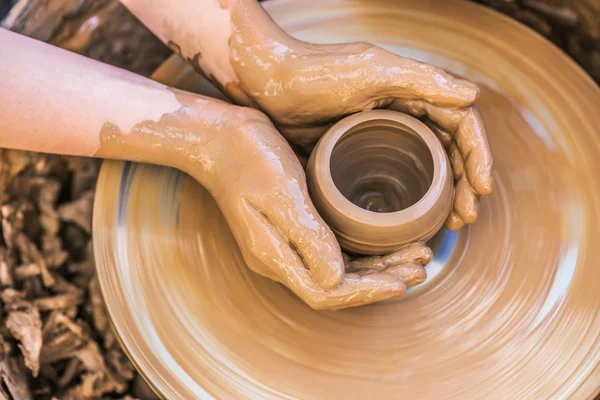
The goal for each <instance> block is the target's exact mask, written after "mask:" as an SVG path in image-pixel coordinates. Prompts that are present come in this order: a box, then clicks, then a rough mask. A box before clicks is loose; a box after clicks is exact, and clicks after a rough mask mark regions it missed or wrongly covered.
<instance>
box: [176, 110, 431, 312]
mask: <svg viewBox="0 0 600 400" xmlns="http://www.w3.org/2000/svg"><path fill="white" fill-rule="evenodd" d="M231 108H232V109H235V110H236V111H235V112H233V113H229V112H228V113H225V114H223V115H221V116H219V117H218V118H217V120H218V121H220V122H219V124H220V125H219V126H218V128H217V132H218V135H219V139H218V140H215V141H213V140H208V141H206V142H205V141H204V140H203V142H205V143H204V145H203V146H202V147H198V148H197V150H196V149H194V148H193V146H192V148H191V149H190V148H188V149H187V150H186V152H187V157H188V159H189V160H191V161H190V162H186V163H185V164H184V165H185V166H184V169H185V170H186V171H187V172H188V173H189V174H191V175H192V176H197V177H198V179H199V180H200V181H201V182H202V183H203V184H204V185H205V186H206V187H207V188H208V189H209V190H210V191H211V192H212V194H213V196H214V197H215V200H216V201H217V203H218V204H219V208H220V209H221V210H222V212H223V215H224V216H225V218H226V220H227V221H228V223H229V225H230V227H231V230H232V232H233V234H234V237H235V239H236V241H237V243H238V245H239V247H240V249H241V252H242V255H243V257H244V260H245V261H246V263H247V264H248V266H249V267H250V268H251V269H252V270H254V271H255V272H257V273H259V274H261V275H263V276H266V277H268V278H271V279H273V280H276V281H279V282H281V283H283V284H284V285H286V286H287V287H288V288H290V289H291V290H292V291H293V292H294V293H296V294H297V295H298V296H299V297H300V298H301V299H302V300H304V301H305V302H306V303H307V304H309V305H310V306H311V307H313V308H315V309H339V308H345V307H351V306H358V305H362V304H367V303H373V302H376V301H380V300H385V299H388V298H392V297H398V296H401V295H402V294H403V293H404V292H405V290H406V288H407V287H408V286H411V285H414V284H417V283H420V282H422V281H423V280H424V279H425V276H426V275H425V271H424V269H423V266H424V265H425V264H427V263H428V262H429V260H430V259H431V251H430V250H429V248H427V247H426V246H424V245H422V244H415V245H414V246H412V247H408V248H406V249H403V250H400V251H398V252H396V253H394V254H392V255H389V256H387V257H384V258H377V257H370V258H365V259H359V260H355V261H352V262H350V263H349V266H348V268H349V269H350V270H351V271H352V273H351V274H346V273H345V272H344V267H345V264H346V260H345V259H344V258H343V256H342V253H341V250H340V246H339V244H338V242H337V240H336V238H335V236H334V235H333V233H332V232H331V230H330V229H329V227H328V226H327V225H326V224H325V222H324V221H323V220H322V219H321V217H320V216H319V215H318V213H317V212H316V210H315V208H314V206H313V204H312V202H311V201H310V198H309V195H308V189H307V185H306V178H305V175H304V170H303V169H302V167H301V165H300V163H299V161H298V160H297V158H296V157H295V156H294V153H293V152H292V149H291V148H290V146H289V144H288V143H287V142H286V141H285V139H284V138H283V137H282V136H281V135H280V134H279V133H278V132H277V130H276V129H275V127H274V126H273V124H272V122H271V121H270V120H269V119H268V118H267V117H266V116H265V115H264V114H262V113H260V112H258V111H256V110H252V109H247V108H241V107H233V106H231ZM187 114H188V115H189V114H190V112H189V111H188V112H187ZM209 159H211V161H210V162H211V165H212V166H211V170H210V173H208V174H206V172H205V170H204V167H203V166H202V165H203V164H202V163H204V164H206V162H208V160H209ZM201 171H202V172H201Z"/></svg>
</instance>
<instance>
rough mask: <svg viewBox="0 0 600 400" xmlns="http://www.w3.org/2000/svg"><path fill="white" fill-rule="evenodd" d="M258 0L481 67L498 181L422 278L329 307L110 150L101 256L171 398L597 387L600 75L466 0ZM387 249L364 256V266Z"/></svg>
mask: <svg viewBox="0 0 600 400" xmlns="http://www.w3.org/2000/svg"><path fill="white" fill-rule="evenodd" d="M265 7H266V8H267V9H268V10H269V11H270V12H271V14H272V15H273V17H274V18H275V20H276V21H277V22H279V23H280V24H282V26H283V27H284V28H285V29H286V30H288V31H289V32H290V33H291V34H293V35H294V36H296V37H297V38H298V39H302V40H306V41H310V42H321V43H322V42H348V41H356V40H364V41H367V42H373V43H378V44H382V45H385V46H386V48H388V49H390V50H392V51H394V52H398V53H400V54H403V55H405V56H411V57H415V58H418V59H420V60H423V61H427V62H430V63H433V64H435V65H439V66H441V67H444V68H447V69H448V70H449V71H452V72H454V73H456V74H459V75H461V76H465V77H467V78H469V79H473V80H474V81H476V82H477V83H478V84H479V85H480V87H481V94H480V98H479V99H478V101H477V105H478V107H479V108H480V110H481V115H482V117H483V118H484V119H485V121H486V125H487V130H488V136H489V140H490V145H491V148H492V149H493V150H494V158H495V165H496V168H495V171H494V179H495V186H494V192H493V193H492V194H491V195H490V196H484V197H482V199H481V208H480V210H479V218H478V221H477V223H475V224H473V225H471V226H469V227H467V228H465V229H462V230H461V231H460V232H458V233H452V234H449V233H442V234H441V236H439V237H436V238H434V240H432V242H431V245H432V248H433V250H434V254H435V255H436V258H435V259H434V260H433V261H432V262H431V263H430V264H429V265H428V267H427V269H428V274H429V275H430V278H429V280H428V281H427V282H425V283H424V284H422V285H420V286H418V287H416V288H415V290H414V292H412V293H408V294H407V295H405V296H404V297H402V298H400V299H397V300H393V301H388V302H380V303H377V304H374V305H372V306H367V307H358V308H351V309H346V310H341V311H338V312H335V313H333V312H327V311H325V312H323V311H320V312H319V311H314V310H312V309H310V308H309V307H307V306H306V304H305V303H304V302H303V301H301V300H299V299H298V298H297V297H296V296H294V295H293V294H292V293H290V292H289V291H288V290H287V289H286V288H285V287H284V286H283V285H280V284H277V283H275V282H273V281H271V280H269V279H265V278H263V277H261V276H259V275H258V274H254V273H253V272H252V271H250V270H249V268H248V267H247V265H246V264H245V263H244V262H243V259H242V253H241V252H240V251H239V250H238V249H237V248H236V247H235V245H234V244H233V236H232V234H231V232H229V231H228V228H227V225H226V224H225V223H224V221H225V220H224V217H223V216H222V215H221V214H220V213H219V211H218V207H217V205H216V203H215V202H214V201H213V200H212V198H211V196H210V194H209V193H208V192H207V191H206V190H203V189H202V188H201V187H200V186H199V185H198V184H196V183H195V182H194V181H193V180H192V179H190V178H186V177H185V176H184V175H181V174H179V173H177V172H175V171H173V170H165V169H162V168H157V167H149V166H140V165H130V164H128V166H125V165H123V164H122V163H116V162H109V163H106V164H105V165H104V167H103V169H102V173H101V178H100V182H99V186H98V190H97V198H96V201H97V204H96V210H95V212H94V224H93V227H94V240H95V243H94V245H95V246H94V248H95V254H96V262H97V264H98V268H97V270H98V274H99V280H100V283H101V287H102V291H103V294H104V298H105V300H106V304H107V308H108V310H109V312H110V316H111V318H112V322H113V324H114V326H115V328H116V332H117V333H118V335H119V337H120V339H121V340H122V342H123V344H124V345H125V347H126V349H127V350H128V351H129V353H130V355H131V357H132V359H133V361H134V362H135V363H136V365H137V366H138V367H139V368H140V369H141V371H142V372H143V374H144V376H145V377H146V378H147V379H148V380H149V381H150V382H151V383H152V385H153V386H154V387H155V388H156V389H157V390H158V391H159V392H160V393H162V395H163V396H164V397H165V398H168V399H189V398H198V397H201V398H211V397H213V398H261V399H276V398H277V399H280V398H302V399H320V398H344V399H346V398H347V399H355V398H374V397H376V398H380V399H396V398H398V396H399V394H401V396H402V397H410V398H419V399H440V398H457V399H478V398H484V399H492V400H493V399H502V400H504V399H548V398H572V399H591V398H594V396H595V395H596V393H597V392H598V389H599V388H598V382H600V367H599V363H598V362H599V361H600V324H598V315H599V313H600V296H598V282H600V269H599V268H598V267H597V260H598V259H599V258H600V250H599V249H598V246H597V243H598V226H600V214H599V213H598V210H599V209H600V196H598V192H599V191H600V184H599V183H598V181H597V179H596V176H595V175H594V173H593V172H594V171H598V170H600V144H599V142H598V137H599V135H598V126H600V121H599V120H598V113H597V105H598V104H600V91H599V90H598V88H597V87H596V86H594V84H593V82H592V81H591V79H589V78H588V77H586V76H585V75H584V73H583V72H582V71H581V70H580V69H578V67H577V66H576V65H575V64H574V63H573V62H572V61H570V60H568V59H567V57H566V56H565V55H564V54H563V53H562V52H560V51H558V50H556V49H555V48H553V47H552V46H550V45H549V44H548V43H547V42H545V41H544V40H543V39H541V38H540V37H539V36H537V35H535V34H533V33H532V32H531V31H529V30H527V29H526V28H523V27H521V26H519V25H517V24H516V23H515V22H513V21H510V20H509V19H507V18H504V17H502V16H501V15H499V14H496V13H492V12H487V11H485V10H484V9H483V8H480V7H477V6H475V5H471V4H468V3H466V2H462V1H449V0H428V1H421V0H407V1H402V2H390V1H386V0H370V1H368V2H365V1H358V0H349V1H334V0H305V1H301V2H295V1H279V2H266V3H265ZM357 21H358V22H357ZM183 66H185V64H184V63H183V62H182V61H181V60H179V59H176V60H175V61H173V60H172V61H171V62H169V64H168V65H166V66H165V67H164V68H162V69H161V70H162V71H163V72H167V73H168V74H167V75H163V76H162V77H161V81H163V82H170V83H173V84H176V85H181V86H185V87H194V88H196V87H200V86H202V84H200V83H199V82H198V81H197V80H196V79H195V78H193V76H194V75H195V73H194V72H193V71H191V68H190V69H189V70H185V69H182V67H183ZM167 77H181V80H179V81H178V80H176V79H175V78H173V79H172V80H170V81H169V80H168V79H166V78H167ZM467 161H468V160H467ZM439 242H441V245H440V244H439ZM227 245H229V248H227V247H226V246H227ZM440 246H441V247H440ZM224 249H226V250H224ZM414 258H418V257H413V259H414ZM384 261H387V260H386V259H385V258H381V259H379V260H378V261H377V260H375V259H371V260H369V262H370V264H369V265H370V267H369V271H372V270H373V269H374V268H375V267H376V266H377V265H380V264H383V262H384ZM349 266H353V269H354V270H358V269H360V264H357V263H356V262H355V263H350V265H349ZM383 268H385V266H383ZM407 279H408V278H407Z"/></svg>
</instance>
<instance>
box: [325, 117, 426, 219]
mask: <svg viewBox="0 0 600 400" xmlns="http://www.w3.org/2000/svg"><path fill="white" fill-rule="evenodd" d="M330 168H331V176H332V178H333V182H334V183H335V186H336V187H337V189H338V190H339V191H340V192H341V193H342V194H343V195H344V197H346V198H347V199H348V200H350V201H351V202H352V203H354V204H355V205H357V206H359V207H360V208H363V209H365V210H369V211H373V212H378V213H390V212H396V211H400V210H404V209H406V208H408V207H410V206H412V205H414V204H416V203H417V202H418V201H419V200H420V199H421V198H422V197H423V196H425V194H426V193H427V191H428V190H429V187H430V186H431V183H432V181H433V157H432V155H431V151H430V150H429V148H428V147H427V144H426V143H425V141H424V140H423V139H422V138H421V137H420V136H419V135H418V134H417V133H416V132H415V131H414V130H412V129H411V128H409V127H407V126H406V125H403V124H401V123H399V122H395V121H388V120H373V121H365V122H363V123H360V124H358V125H356V126H354V127H353V128H351V129H349V130H348V131H347V132H346V133H345V134H344V135H343V136H342V137H341V138H340V140H339V141H338V142H337V143H336V145H335V146H334V148H333V151H332V154H331V164H330Z"/></svg>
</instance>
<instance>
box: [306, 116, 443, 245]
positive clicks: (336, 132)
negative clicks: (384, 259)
mask: <svg viewBox="0 0 600 400" xmlns="http://www.w3.org/2000/svg"><path fill="white" fill-rule="evenodd" d="M306 174H307V180H308V187H309V191H310V195H311V198H312V200H313V202H314V203H315V207H316V208H317V210H318V211H319V214H320V215H321V216H322V217H323V219H324V220H325V222H327V224H328V225H329V227H330V228H331V229H332V231H333V232H334V234H335V235H336V237H337V238H338V241H339V242H340V245H341V246H342V248H343V249H344V250H346V251H349V252H352V253H357V254H373V255H378V254H385V253H389V252H391V251H394V250H396V249H398V248H400V247H403V246H406V245H408V244H410V243H413V242H415V241H427V240H429V239H431V237H432V236H433V235H434V234H435V233H437V231H438V230H439V229H440V228H441V227H442V225H443V224H444V221H445V220H446V218H447V217H448V214H449V213H450V210H451V208H452V204H453V198H454V196H453V195H454V187H453V184H452V171H451V169H450V163H449V162H448V157H447V156H446V152H445V151H444V148H443V147H442V144H441V143H440V141H439V140H438V138H437V137H436V136H435V135H434V134H433V132H431V130H429V129H428V128H427V126H426V125H424V124H423V123H422V122H420V121H419V120H417V119H414V118H412V117H410V116H409V115H406V114H402V113H398V112H395V111H389V110H376V111H366V112H362V113H357V114H353V115H351V116H349V117H346V118H344V119H343V120H341V121H339V122H337V123H336V124H335V125H333V127H331V128H330V129H329V131H327V133H325V134H324V135H323V137H322V138H321V140H320V141H319V143H318V144H317V146H316V147H315V149H314V150H313V152H312V154H311V156H310V160H309V162H308V168H307V170H306Z"/></svg>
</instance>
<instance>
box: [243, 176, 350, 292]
mask: <svg viewBox="0 0 600 400" xmlns="http://www.w3.org/2000/svg"><path fill="white" fill-rule="evenodd" d="M274 186H275V189H274V190H268V192H269V193H267V194H265V197H264V198H261V199H260V203H261V204H267V205H268V207H264V208H263V209H261V210H260V212H262V213H263V214H264V215H265V217H266V218H268V219H269V220H270V221H271V222H272V223H273V225H275V226H276V227H277V228H278V230H279V231H280V232H281V234H282V236H283V237H284V238H285V239H286V240H287V241H288V242H289V243H290V245H291V247H292V249H293V250H294V251H295V252H296V253H297V254H298V255H299V256H300V258H301V259H302V261H303V263H304V265H305V266H306V268H308V269H309V270H310V272H311V274H312V276H313V278H314V279H315V281H316V282H317V284H318V285H319V286H320V287H321V288H323V289H330V288H333V287H336V286H337V285H339V284H340V282H341V280H342V277H343V275H344V260H343V258H342V253H341V248H340V245H339V243H338V241H337V239H336V238H335V236H334V234H333V232H332V231H331V229H329V226H327V224H325V222H324V221H323V219H322V218H321V217H320V216H319V214H318V213H317V211H316V209H315V208H314V206H313V204H312V202H311V201H310V198H309V196H308V190H307V188H306V182H305V179H304V176H302V179H293V178H292V179H286V181H285V182H277V183H276V185H274ZM265 191H266V190H265ZM255 208H256V209H257V210H258V207H255Z"/></svg>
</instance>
